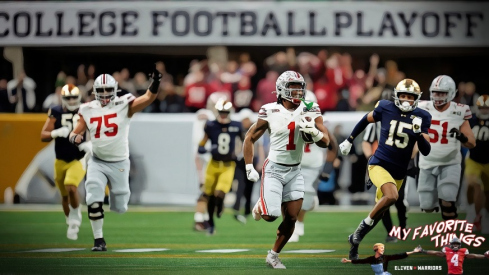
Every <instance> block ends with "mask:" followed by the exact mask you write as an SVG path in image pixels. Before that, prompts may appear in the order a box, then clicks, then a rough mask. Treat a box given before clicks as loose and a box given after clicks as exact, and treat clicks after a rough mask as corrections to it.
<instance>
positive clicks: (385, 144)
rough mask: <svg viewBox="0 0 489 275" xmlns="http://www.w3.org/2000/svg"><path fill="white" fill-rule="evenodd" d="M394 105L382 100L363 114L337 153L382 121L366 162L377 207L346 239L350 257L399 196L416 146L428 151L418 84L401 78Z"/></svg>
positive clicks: (427, 122)
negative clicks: (375, 190) (372, 150)
mask: <svg viewBox="0 0 489 275" xmlns="http://www.w3.org/2000/svg"><path fill="white" fill-rule="evenodd" d="M394 95H395V96H394V103H393V102H390V101H387V100H381V101H379V102H378V103H377V105H376V106H375V109H374V110H373V111H372V112H369V113H368V114H366V115H365V116H364V117H363V118H362V119H361V120H360V121H359V122H358V123H357V125H356V126H355V127H354V129H353V131H352V133H351V135H350V136H349V137H348V138H347V139H346V140H345V141H343V142H342V143H341V144H340V146H339V147H340V151H341V153H342V154H343V155H347V154H348V153H349V152H350V149H351V147H352V142H353V140H354V139H355V138H356V137H357V136H358V135H359V134H360V133H361V132H362V131H363V130H364V129H365V127H367V125H368V124H369V123H373V122H376V121H380V122H381V136H380V140H379V147H378V148H377V150H376V151H375V153H374V155H373V156H372V157H371V158H370V160H369V167H368V174H369V178H370V180H371V181H372V183H373V184H374V185H375V186H376V187H377V192H376V204H375V206H374V207H373V209H372V211H371V212H370V213H369V215H368V216H367V218H365V219H364V220H363V221H361V222H360V225H359V226H358V228H357V229H356V230H355V232H354V233H353V234H351V235H350V236H349V237H348V241H349V243H350V245H351V247H350V253H349V258H350V259H351V260H352V259H357V258H358V246H359V245H360V242H361V241H362V239H363V238H364V237H365V236H366V235H367V234H368V232H370V230H372V229H373V228H374V227H375V225H376V224H377V222H378V221H380V220H381V218H382V216H383V215H384V212H385V211H386V210H387V209H388V208H389V207H390V206H391V205H393V204H394V203H395V202H396V201H397V199H398V197H399V194H398V190H399V189H400V187H401V185H402V182H403V180H404V178H405V177H406V173H407V168H408V165H409V161H410V160H411V156H412V153H413V148H414V146H415V144H417V145H418V148H419V150H420V152H421V154H423V155H428V154H429V153H430V150H431V146H430V143H429V140H430V138H429V136H428V129H429V127H430V124H431V115H430V114H429V113H428V112H426V111H424V110H421V109H419V108H416V107H417V105H418V102H419V98H420V97H421V90H420V88H419V85H418V83H416V82H415V81H414V80H412V79H404V80H402V81H401V82H399V83H398V84H397V86H396V88H395V89H394Z"/></svg>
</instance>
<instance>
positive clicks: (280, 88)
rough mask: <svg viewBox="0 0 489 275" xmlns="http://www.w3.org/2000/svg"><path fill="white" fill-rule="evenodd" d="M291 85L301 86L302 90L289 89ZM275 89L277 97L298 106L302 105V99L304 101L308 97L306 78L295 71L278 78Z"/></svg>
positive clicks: (284, 73) (287, 72)
mask: <svg viewBox="0 0 489 275" xmlns="http://www.w3.org/2000/svg"><path fill="white" fill-rule="evenodd" d="M290 84H300V85H301V88H289V87H290ZM275 88H276V89H277V97H278V96H280V97H281V98H283V99H285V100H288V101H290V102H292V103H294V104H297V105H298V104H300V103H301V99H304V98H305V95H306V93H305V91H306V81H304V77H302V75H301V74H300V73H298V72H295V71H286V72H283V73H282V74H281V75H280V76H279V77H278V78H277V82H276V83H275ZM294 92H295V93H294Z"/></svg>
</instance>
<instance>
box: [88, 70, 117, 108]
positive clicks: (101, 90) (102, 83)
mask: <svg viewBox="0 0 489 275" xmlns="http://www.w3.org/2000/svg"><path fill="white" fill-rule="evenodd" d="M117 84H118V83H117V81H115V79H114V77H112V76H111V75H110V74H101V75H99V76H98V77H97V78H95V81H94V82H93V92H94V94H95V99H96V100H98V101H99V102H100V104H102V106H105V105H107V104H109V103H110V101H111V100H113V99H114V98H115V95H116V93H117Z"/></svg>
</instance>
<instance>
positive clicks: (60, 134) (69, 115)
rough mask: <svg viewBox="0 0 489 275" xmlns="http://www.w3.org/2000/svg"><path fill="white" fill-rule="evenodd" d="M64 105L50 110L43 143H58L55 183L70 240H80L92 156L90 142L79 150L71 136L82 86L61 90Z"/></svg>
mask: <svg viewBox="0 0 489 275" xmlns="http://www.w3.org/2000/svg"><path fill="white" fill-rule="evenodd" d="M61 100H62V105H59V106H55V107H53V108H51V109H49V111H48V118H47V120H46V123H45V124H44V126H43V128H42V131H41V141H43V142H50V141H51V140H53V139H54V140H55V145H54V151H55V154H56V160H55V161H54V181H55V182H56V186H57V187H58V189H59V191H60V194H61V198H62V202H61V204H62V206H63V211H64V213H65V216H66V223H67V224H68V231H67V235H66V236H67V238H68V239H71V240H77V239H78V231H79V227H80V225H81V222H82V216H81V208H80V207H79V206H80V200H79V197H78V185H79V184H80V182H81V181H82V180H83V178H84V177H85V170H86V160H85V155H86V154H90V153H91V152H90V151H91V146H90V141H86V142H84V143H82V145H80V147H78V148H77V147H76V146H74V145H73V144H71V143H70V142H69V140H68V135H69V133H70V131H71V130H72V129H73V127H76V125H77V123H78V119H79V116H78V114H77V112H78V108H79V107H80V103H81V94H80V90H79V89H78V87H76V86H74V85H72V84H67V85H65V86H63V87H62V88H61Z"/></svg>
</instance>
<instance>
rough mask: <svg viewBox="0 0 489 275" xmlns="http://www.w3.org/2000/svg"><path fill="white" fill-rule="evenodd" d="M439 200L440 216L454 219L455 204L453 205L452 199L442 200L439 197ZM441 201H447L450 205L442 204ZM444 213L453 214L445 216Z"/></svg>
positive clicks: (455, 216)
mask: <svg viewBox="0 0 489 275" xmlns="http://www.w3.org/2000/svg"><path fill="white" fill-rule="evenodd" d="M439 201H440V208H441V217H442V218H443V219H444V220H450V219H456V218H457V217H458V214H457V206H455V202H454V201H444V200H442V199H439ZM443 202H445V203H449V204H450V206H444V205H443ZM444 213H450V214H454V215H453V216H447V215H445V214H444Z"/></svg>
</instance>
